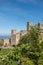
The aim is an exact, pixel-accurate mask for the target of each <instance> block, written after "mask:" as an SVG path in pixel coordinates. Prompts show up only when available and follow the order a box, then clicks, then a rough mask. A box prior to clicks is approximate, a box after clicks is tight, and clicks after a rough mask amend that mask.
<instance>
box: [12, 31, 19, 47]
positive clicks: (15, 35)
mask: <svg viewBox="0 0 43 65" xmlns="http://www.w3.org/2000/svg"><path fill="white" fill-rule="evenodd" d="M19 40H20V33H17V31H16V30H12V31H11V45H12V46H14V45H17V44H18V43H19V42H18V41H19Z"/></svg>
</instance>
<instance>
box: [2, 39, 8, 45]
mask: <svg viewBox="0 0 43 65" xmlns="http://www.w3.org/2000/svg"><path fill="white" fill-rule="evenodd" d="M3 41H4V42H3V46H8V45H9V38H5V39H3Z"/></svg>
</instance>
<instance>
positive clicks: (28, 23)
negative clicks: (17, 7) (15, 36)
mask: <svg viewBox="0 0 43 65" xmlns="http://www.w3.org/2000/svg"><path fill="white" fill-rule="evenodd" d="M31 27H32V23H31V22H27V31H29V30H30V29H31Z"/></svg>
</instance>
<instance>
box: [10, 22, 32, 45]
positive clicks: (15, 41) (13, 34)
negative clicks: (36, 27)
mask: <svg viewBox="0 0 43 65" xmlns="http://www.w3.org/2000/svg"><path fill="white" fill-rule="evenodd" d="M31 26H32V23H30V22H28V23H27V30H21V31H20V32H19V33H17V31H16V30H12V31H11V45H12V46H14V45H18V43H19V40H20V38H21V37H22V36H24V35H26V34H27V32H28V31H29V30H30V29H31Z"/></svg>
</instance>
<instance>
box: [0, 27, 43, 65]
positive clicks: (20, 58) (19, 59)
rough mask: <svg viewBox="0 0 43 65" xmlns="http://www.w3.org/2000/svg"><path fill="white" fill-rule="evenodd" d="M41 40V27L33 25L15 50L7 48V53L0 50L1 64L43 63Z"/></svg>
mask: <svg viewBox="0 0 43 65" xmlns="http://www.w3.org/2000/svg"><path fill="white" fill-rule="evenodd" d="M41 40H42V36H41V35H40V30H39V28H38V27H36V26H34V27H32V28H31V30H30V31H28V33H27V34H26V35H25V36H23V37H22V38H21V39H20V42H19V45H18V46H15V47H14V49H13V50H6V52H5V53H6V54H5V53H3V50H0V65H43V41H42V42H40V41H41ZM1 53H3V54H2V55H1Z"/></svg>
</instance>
